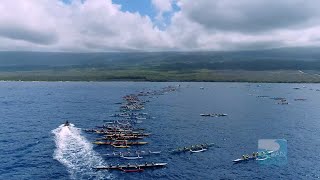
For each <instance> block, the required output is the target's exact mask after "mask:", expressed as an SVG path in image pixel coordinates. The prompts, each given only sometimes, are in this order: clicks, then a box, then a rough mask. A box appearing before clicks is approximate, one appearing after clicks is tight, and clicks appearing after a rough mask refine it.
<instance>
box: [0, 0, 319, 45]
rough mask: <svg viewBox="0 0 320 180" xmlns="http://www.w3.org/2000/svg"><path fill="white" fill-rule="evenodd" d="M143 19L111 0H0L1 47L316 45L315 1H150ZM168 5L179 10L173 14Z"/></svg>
mask: <svg viewBox="0 0 320 180" xmlns="http://www.w3.org/2000/svg"><path fill="white" fill-rule="evenodd" d="M150 2H151V3H152V4H153V6H154V7H155V8H156V10H157V13H158V15H157V17H158V20H159V19H160V20H161V18H163V14H164V13H168V12H170V13H173V15H172V17H171V16H170V21H169V22H170V24H168V25H167V26H166V27H165V28H164V29H163V28H158V27H157V26H158V25H159V23H158V22H153V21H152V19H151V18H150V17H149V16H142V15H140V14H139V13H138V12H136V13H131V12H125V11H123V10H122V9H121V5H118V4H115V3H113V2H112V0H85V1H83V0H70V3H67V4H66V3H63V2H62V1H61V0H41V1H39V0H28V1H25V0H1V2H0V50H40V51H128V50H139V51H162V50H186V51H189V50H237V49H261V48H273V47H283V46H300V45H301V46H309V45H319V44H320V22H319V19H320V13H319V12H320V11H319V7H320V6H319V5H320V2H318V1H316V0H282V1H276V0H255V1H252V0H236V1H235V0H197V1H185V0H150ZM173 5H176V6H178V7H179V9H180V10H179V11H177V12H174V9H173Z"/></svg>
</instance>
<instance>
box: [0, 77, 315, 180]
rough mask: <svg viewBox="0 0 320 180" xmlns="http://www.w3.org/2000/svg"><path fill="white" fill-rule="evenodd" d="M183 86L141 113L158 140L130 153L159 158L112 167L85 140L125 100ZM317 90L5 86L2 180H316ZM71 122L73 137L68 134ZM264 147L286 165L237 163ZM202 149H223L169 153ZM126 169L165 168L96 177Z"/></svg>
mask: <svg viewBox="0 0 320 180" xmlns="http://www.w3.org/2000/svg"><path fill="white" fill-rule="evenodd" d="M178 84H180V87H179V88H178V90H177V91H175V92H168V93H165V94H164V95H159V96H150V97H144V98H145V99H148V100H149V101H150V102H148V103H147V104H146V105H145V110H144V112H147V113H149V114H150V115H151V116H152V117H153V118H152V119H148V120H143V122H142V123H140V124H138V126H139V127H143V128H146V131H148V132H150V133H152V135H151V136H150V137H148V138H146V139H145V141H147V142H149V144H148V145H145V146H141V147H140V148H133V150H137V149H139V150H152V151H162V153H161V154H160V155H159V156H152V157H144V158H143V159H141V160H139V161H135V160H133V161H132V160H131V161H128V160H123V159H115V158H113V159H110V158H109V159H107V158H106V157H104V156H103V154H105V153H110V152H112V151H113V149H111V148H108V147H104V146H100V147H98V146H96V145H93V144H92V143H91V142H93V141H94V140H95V138H96V135H94V134H88V133H85V132H83V129H87V128H94V127H95V126H97V125H101V124H103V123H104V122H105V121H109V120H112V119H113V118H112V117H110V115H111V114H113V113H116V112H118V111H119V104H116V103H119V102H123V100H122V97H123V96H124V95H127V94H131V93H137V92H140V91H145V90H160V89H161V88H163V87H166V86H168V85H172V86H177V85H178ZM200 87H203V88H200ZM294 88H299V89H294ZM317 89H320V84H250V83H200V82H199V83H180V82H179V83H151V82H0V122H1V126H0V152H1V153H0V179H19V180H20V179H21V180H23V179H308V180H309V179H319V178H320V150H319V149H320V91H319V90H317ZM272 97H284V98H286V99H287V102H289V104H288V105H280V104H278V101H276V100H273V99H270V98H272ZM296 98H305V99H306V100H305V101H295V100H294V99H296ZM201 113H226V114H228V116H226V117H212V118H210V117H201V116H200V115H199V114H201ZM66 120H69V121H70V122H71V123H72V124H73V125H72V126H71V127H70V128H67V127H63V126H62V124H63V123H64V122H65V121H66ZM259 139H285V140H287V164H282V165H263V164H259V163H257V162H255V161H250V162H246V163H238V164H234V163H233V162H232V160H234V159H237V158H240V157H241V156H242V155H243V154H247V153H252V152H254V151H257V148H258V141H259ZM200 143H216V144H217V145H218V146H219V148H217V147H212V148H209V149H208V150H207V151H205V152H202V153H193V154H191V153H189V152H187V153H182V154H172V153H170V151H171V150H173V149H176V148H177V147H184V146H189V145H194V144H200ZM128 162H130V163H135V162H140V163H144V162H166V163H168V165H167V167H166V168H160V169H154V170H148V169H146V170H145V171H144V172H141V173H124V172H118V171H95V170H93V169H92V167H95V166H97V165H107V164H111V163H112V164H115V163H120V164H121V163H124V164H127V163H128Z"/></svg>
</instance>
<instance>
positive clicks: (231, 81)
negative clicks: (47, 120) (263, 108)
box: [0, 79, 320, 84]
mask: <svg viewBox="0 0 320 180" xmlns="http://www.w3.org/2000/svg"><path fill="white" fill-rule="evenodd" d="M0 82H87V83H90V82H99V83H103V82H137V83H144V82H150V83H189V82H193V83H251V84H259V83H261V84H320V81H319V82H301V81H299V82H298V81H283V82H278V81H234V80H230V81H193V80H190V81H179V80H176V81H170V80H168V81H148V80H141V81H140V80H129V79H117V80H96V81H93V80H1V79H0Z"/></svg>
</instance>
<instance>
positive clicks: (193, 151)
mask: <svg viewBox="0 0 320 180" xmlns="http://www.w3.org/2000/svg"><path fill="white" fill-rule="evenodd" d="M206 150H208V149H206V148H201V149H198V150H192V149H190V152H192V153H199V152H203V151H206Z"/></svg>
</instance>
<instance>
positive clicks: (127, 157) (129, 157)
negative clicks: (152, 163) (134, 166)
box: [120, 154, 143, 160]
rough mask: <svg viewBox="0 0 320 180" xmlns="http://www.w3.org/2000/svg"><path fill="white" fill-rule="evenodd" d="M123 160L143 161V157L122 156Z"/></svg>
mask: <svg viewBox="0 0 320 180" xmlns="http://www.w3.org/2000/svg"><path fill="white" fill-rule="evenodd" d="M120 157H121V158H123V159H128V160H134V159H142V158H143V157H141V156H140V155H139V154H138V156H123V155H122V156H120Z"/></svg>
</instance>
